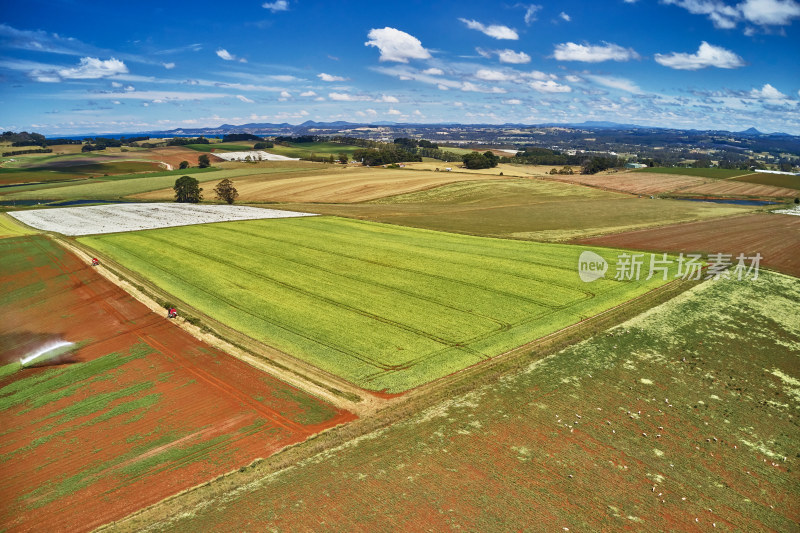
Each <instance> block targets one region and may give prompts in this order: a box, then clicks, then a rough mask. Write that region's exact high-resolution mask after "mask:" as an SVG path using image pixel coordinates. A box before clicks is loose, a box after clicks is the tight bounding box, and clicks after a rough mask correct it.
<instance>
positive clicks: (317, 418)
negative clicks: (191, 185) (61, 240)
mask: <svg viewBox="0 0 800 533" xmlns="http://www.w3.org/2000/svg"><path fill="white" fill-rule="evenodd" d="M0 281H1V282H2V291H1V292H0V346H2V361H3V364H4V366H2V367H1V369H0V370H2V372H0V427H2V432H0V465H2V469H3V476H2V477H0V500H2V502H3V505H2V507H1V508H0V529H3V530H5V531H47V530H64V531H85V530H90V529H92V528H94V527H97V526H99V525H101V524H103V523H107V522H109V521H111V520H116V519H119V518H122V517H123V516H125V515H127V514H129V513H131V512H133V511H136V510H138V509H140V508H142V507H144V506H147V505H149V504H152V503H155V502H157V501H159V500H161V499H163V498H165V497H167V496H169V495H171V494H173V493H176V492H179V491H181V490H184V489H187V488H189V487H192V486H194V485H197V484H199V483H202V482H205V481H207V480H210V479H212V478H214V477H216V476H218V475H220V474H223V473H225V472H228V471H230V470H234V469H236V468H238V467H240V466H243V465H246V464H249V463H250V462H252V461H253V460H254V459H256V458H258V457H266V456H269V455H271V454H272V453H274V452H275V451H277V450H279V449H280V448H282V447H284V446H286V445H289V444H292V443H295V442H299V441H302V440H305V439H306V438H307V437H308V436H309V435H312V434H314V433H316V432H318V431H321V430H322V429H325V428H328V427H331V426H333V425H335V424H338V423H341V422H345V421H347V420H350V419H351V418H353V416H352V415H351V414H349V413H346V412H342V411H339V410H337V409H336V408H334V407H332V406H330V405H328V404H326V403H323V402H321V401H319V400H317V399H316V398H314V397H311V396H308V395H307V394H305V393H303V392H301V391H299V390H297V389H295V388H293V387H291V386H289V385H287V384H285V383H283V382H281V381H278V380H277V379H275V378H272V377H271V376H269V375H266V374H264V373H262V372H260V371H258V370H256V369H254V368H252V367H250V366H248V365H246V364H244V363H242V362H241V361H239V360H237V359H234V358H232V357H230V356H228V355H226V354H225V353H222V352H220V351H218V350H216V349H214V348H211V347H210V346H208V345H205V344H203V343H201V342H199V341H197V340H196V339H194V338H193V337H191V336H190V335H188V334H187V333H185V332H184V331H183V330H181V329H179V328H177V327H175V326H174V325H173V324H171V323H169V322H168V321H167V320H166V319H165V318H164V317H162V316H159V315H156V314H154V313H152V312H151V311H150V310H149V309H148V308H147V307H145V306H144V305H143V304H140V303H139V302H137V301H136V300H134V299H133V298H131V297H130V296H129V295H127V293H125V292H123V291H122V290H121V289H119V288H118V287H116V286H115V285H113V284H111V283H110V282H109V281H107V280H106V279H105V278H103V277H101V276H100V275H99V274H98V273H97V272H95V271H94V270H92V268H91V267H89V266H86V265H84V264H83V263H82V262H80V261H79V260H78V259H77V258H76V257H75V256H74V255H72V254H70V253H68V252H66V251H64V250H63V249H61V248H60V247H59V246H58V245H56V244H55V243H53V242H52V241H50V240H47V239H46V238H44V237H20V238H13V239H3V240H0ZM56 341H58V342H61V343H64V342H71V343H74V344H73V345H72V349H71V350H70V351H68V352H66V353H62V354H61V355H60V357H58V358H57V359H55V360H53V359H51V360H49V361H44V362H42V361H41V360H40V359H36V360H34V361H33V362H32V363H31V366H28V367H23V368H20V364H19V362H18V360H19V359H20V358H22V357H24V356H26V355H28V354H31V353H35V352H36V351H37V350H40V349H42V347H46V346H47V345H48V344H50V343H53V342H56Z"/></svg>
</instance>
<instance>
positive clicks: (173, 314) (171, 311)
mask: <svg viewBox="0 0 800 533" xmlns="http://www.w3.org/2000/svg"><path fill="white" fill-rule="evenodd" d="M177 317H178V310H177V309H175V308H174V307H170V308H169V311H168V312H167V318H177Z"/></svg>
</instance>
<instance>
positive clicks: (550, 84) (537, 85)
mask: <svg viewBox="0 0 800 533" xmlns="http://www.w3.org/2000/svg"><path fill="white" fill-rule="evenodd" d="M530 88H531V89H533V90H534V91H537V92H540V93H571V92H572V87H570V86H569V85H562V84H560V83H557V82H555V81H553V80H549V81H538V80H537V81H532V82H531V83H530Z"/></svg>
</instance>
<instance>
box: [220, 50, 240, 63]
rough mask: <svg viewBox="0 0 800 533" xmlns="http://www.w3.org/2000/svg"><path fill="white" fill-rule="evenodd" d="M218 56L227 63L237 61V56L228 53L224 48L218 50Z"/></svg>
mask: <svg viewBox="0 0 800 533" xmlns="http://www.w3.org/2000/svg"><path fill="white" fill-rule="evenodd" d="M217 55H218V56H219V57H220V58H221V59H224V60H225V61H235V60H236V56H235V55H233V54H231V53H230V52H228V51H227V50H225V49H224V48H220V49H219V50H217Z"/></svg>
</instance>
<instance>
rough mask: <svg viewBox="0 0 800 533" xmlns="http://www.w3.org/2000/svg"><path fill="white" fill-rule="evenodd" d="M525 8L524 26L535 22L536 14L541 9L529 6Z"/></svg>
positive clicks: (532, 5) (537, 6)
mask: <svg viewBox="0 0 800 533" xmlns="http://www.w3.org/2000/svg"><path fill="white" fill-rule="evenodd" d="M523 7H525V24H527V25H529V26H530V24H531V23H532V22H535V21H536V12H537V11H539V10H540V9H542V6H539V5H536V4H531V5H529V6H523Z"/></svg>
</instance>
